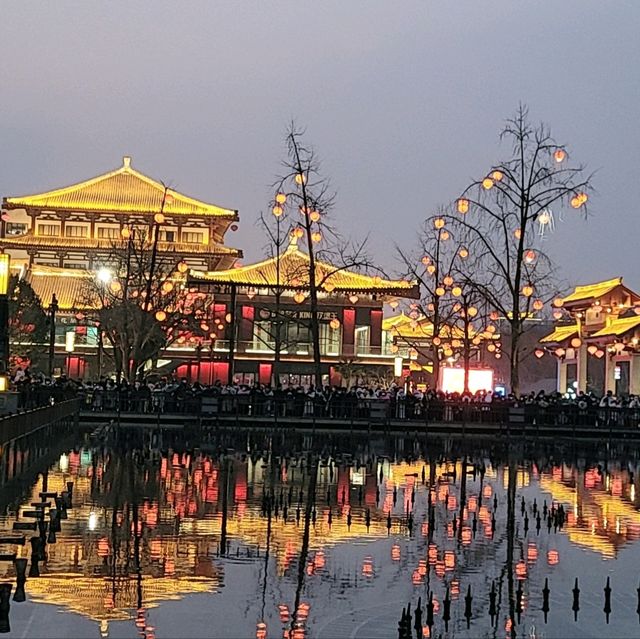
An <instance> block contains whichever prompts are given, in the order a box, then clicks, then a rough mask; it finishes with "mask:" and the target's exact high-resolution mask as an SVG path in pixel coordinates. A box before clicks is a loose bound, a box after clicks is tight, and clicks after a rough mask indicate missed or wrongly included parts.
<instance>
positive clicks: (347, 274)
mask: <svg viewBox="0 0 640 639" xmlns="http://www.w3.org/2000/svg"><path fill="white" fill-rule="evenodd" d="M277 262H278V260H277V258H275V257H272V258H269V259H266V260H263V261H261V262H257V263H255V264H249V265H247V266H242V267H240V268H233V269H228V270H225V271H209V272H206V273H205V272H201V271H191V273H190V279H191V280H192V282H194V283H206V282H211V283H212V284H215V283H218V284H238V285H241V286H250V287H255V288H271V287H280V288H284V289H289V290H304V289H308V288H309V256H308V255H307V254H306V253H304V252H303V251H301V250H300V249H299V248H298V245H297V242H296V241H295V240H292V241H291V243H290V244H289V247H288V248H287V250H286V251H285V252H284V253H283V254H282V255H281V256H280V277H279V279H278V269H277ZM316 283H317V285H318V286H321V287H323V288H324V289H325V290H327V291H330V290H335V291H340V292H374V293H375V292H380V293H391V294H395V295H399V296H402V297H417V296H418V287H417V285H416V284H415V282H408V281H406V280H386V279H382V278H381V277H373V276H371V275H363V274H361V273H355V272H353V271H349V270H347V269H344V268H341V267H339V266H334V265H332V264H328V263H326V262H322V261H318V260H316Z"/></svg>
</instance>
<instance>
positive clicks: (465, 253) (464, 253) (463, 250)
mask: <svg viewBox="0 0 640 639" xmlns="http://www.w3.org/2000/svg"><path fill="white" fill-rule="evenodd" d="M458 255H459V256H460V257H461V258H462V259H465V258H466V257H469V251H468V250H467V249H466V248H464V246H463V247H462V248H461V249H460V250H459V251H458Z"/></svg>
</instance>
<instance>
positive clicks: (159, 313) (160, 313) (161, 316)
mask: <svg viewBox="0 0 640 639" xmlns="http://www.w3.org/2000/svg"><path fill="white" fill-rule="evenodd" d="M156 319H157V320H158V321H159V322H164V321H165V320H166V319H167V314H166V313H165V312H164V311H156Z"/></svg>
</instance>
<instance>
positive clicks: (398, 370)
mask: <svg viewBox="0 0 640 639" xmlns="http://www.w3.org/2000/svg"><path fill="white" fill-rule="evenodd" d="M393 374H394V376H395V377H402V357H395V358H394V359H393Z"/></svg>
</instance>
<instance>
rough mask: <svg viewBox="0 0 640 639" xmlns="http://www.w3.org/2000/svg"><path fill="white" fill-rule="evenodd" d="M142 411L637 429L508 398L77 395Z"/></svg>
mask: <svg viewBox="0 0 640 639" xmlns="http://www.w3.org/2000/svg"><path fill="white" fill-rule="evenodd" d="M118 404H119V408H120V411H121V412H123V413H143V414H144V413H147V414H157V413H160V414H181V415H197V416H222V417H229V416H233V417H246V418H249V417H256V418H262V417H272V418H274V419H275V418H292V419H293V418H295V419H300V420H318V419H323V420H330V421H331V420H334V421H337V422H352V421H375V422H415V423H422V424H430V423H445V424H446V423H452V424H453V423H457V424H511V425H520V426H522V427H523V428H530V427H536V426H537V427H540V426H545V427H550V426H551V427H554V426H557V427H562V428H572V427H576V426H585V427H587V426H592V427H594V428H595V427H598V428H633V429H638V428H639V427H640V409H637V408H600V407H591V408H585V409H582V408H579V407H578V406H577V405H574V404H569V403H567V404H558V405H552V406H548V407H542V406H538V405H536V404H531V405H524V406H522V405H521V406H517V405H512V404H510V403H507V402H493V403H491V404H485V403H470V402H417V401H413V400H411V399H402V400H395V399H375V398H364V399H360V398H357V397H355V396H351V395H342V396H338V397H333V398H330V399H329V400H325V399H324V398H322V397H314V398H311V397H308V396H307V395H306V394H304V393H297V394H296V393H294V394H293V395H291V396H286V397H282V396H280V397H274V396H265V395H263V394H260V393H253V392H250V393H246V394H236V395H231V394H229V395H225V394H217V395H214V394H210V393H207V392H204V393H201V394H193V393H192V392H190V391H185V392H182V391H173V392H164V391H161V392H153V393H150V394H145V393H136V392H134V393H126V394H124V393H123V394H121V396H120V397H118V393H117V391H113V390H109V391H97V392H96V391H93V392H89V393H86V394H85V395H84V396H83V398H82V410H84V411H98V412H99V411H104V412H114V411H117V410H118Z"/></svg>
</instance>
